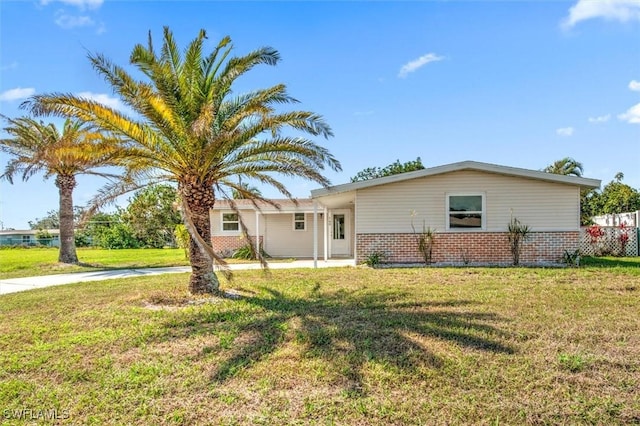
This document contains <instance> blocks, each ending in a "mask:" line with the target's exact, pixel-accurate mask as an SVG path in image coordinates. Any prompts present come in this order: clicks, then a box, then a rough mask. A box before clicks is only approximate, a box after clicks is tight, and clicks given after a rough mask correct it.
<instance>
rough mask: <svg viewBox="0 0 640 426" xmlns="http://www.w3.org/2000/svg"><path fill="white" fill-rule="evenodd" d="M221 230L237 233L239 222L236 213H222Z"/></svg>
mask: <svg viewBox="0 0 640 426" xmlns="http://www.w3.org/2000/svg"><path fill="white" fill-rule="evenodd" d="M222 230H223V231H239V230H240V221H239V220H238V213H222Z"/></svg>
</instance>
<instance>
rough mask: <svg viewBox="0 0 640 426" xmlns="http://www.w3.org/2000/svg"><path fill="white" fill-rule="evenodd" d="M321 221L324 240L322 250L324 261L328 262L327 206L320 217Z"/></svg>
mask: <svg viewBox="0 0 640 426" xmlns="http://www.w3.org/2000/svg"><path fill="white" fill-rule="evenodd" d="M322 217H323V219H324V220H323V221H322V224H323V226H324V240H323V246H322V247H323V248H324V261H325V262H326V261H327V260H329V210H327V206H325V207H324V214H323V215H322Z"/></svg>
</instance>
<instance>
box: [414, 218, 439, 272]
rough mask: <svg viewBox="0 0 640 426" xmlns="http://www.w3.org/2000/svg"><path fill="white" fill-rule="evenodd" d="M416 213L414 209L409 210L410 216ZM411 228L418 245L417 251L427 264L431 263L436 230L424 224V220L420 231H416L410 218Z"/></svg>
mask: <svg viewBox="0 0 640 426" xmlns="http://www.w3.org/2000/svg"><path fill="white" fill-rule="evenodd" d="M415 215H416V212H415V211H412V212H411V217H412V218H413V216H415ZM411 229H412V230H413V235H414V237H415V239H416V243H417V245H418V251H419V252H420V255H421V256H422V259H423V260H424V263H426V264H427V265H428V264H430V263H431V259H432V257H433V247H434V246H435V244H436V230H435V229H434V228H431V227H429V226H427V225H426V223H425V221H422V231H421V232H418V231H416V227H415V226H414V225H413V219H411Z"/></svg>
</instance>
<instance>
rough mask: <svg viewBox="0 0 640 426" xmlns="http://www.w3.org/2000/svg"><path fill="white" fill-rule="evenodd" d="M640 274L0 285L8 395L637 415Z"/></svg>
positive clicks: (250, 277) (339, 418) (364, 418)
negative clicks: (198, 293)
mask: <svg viewBox="0 0 640 426" xmlns="http://www.w3.org/2000/svg"><path fill="white" fill-rule="evenodd" d="M638 272H639V270H638V268H624V267H617V268H605V269H600V268H580V269H526V268H523V269H511V268H496V269H490V268H473V269H403V270H400V269H385V270H369V269H355V268H353V269H326V270H324V269H323V270H277V271H272V273H271V275H270V276H265V275H263V274H261V273H260V272H249V271H247V272H242V273H237V274H236V279H235V280H234V281H233V282H231V283H227V284H226V287H227V288H228V289H234V290H236V291H238V292H239V293H241V294H242V295H243V297H242V298H241V299H239V300H231V299H224V298H223V299H217V300H216V303H201V304H194V303H192V302H193V300H191V299H189V298H187V296H186V294H185V293H184V289H185V288H186V279H187V278H186V277H187V276H186V275H167V276H158V277H147V278H135V279H127V280H113V281H105V282H101V283H91V284H78V285H69V286H60V287H55V288H49V289H43V290H38V291H29V292H25V293H21V294H12V295H7V296H2V298H1V302H2V303H0V315H2V318H3V319H5V320H4V321H2V322H1V323H0V366H1V368H0V408H3V409H7V410H10V411H9V414H10V416H9V417H7V416H6V415H5V417H4V418H3V421H6V423H8V424H24V421H23V420H19V419H15V418H14V417H11V416H13V414H12V413H14V411H13V410H20V409H22V408H27V409H33V410H37V409H47V408H57V409H59V410H68V411H69V413H70V418H69V419H67V420H66V422H67V423H70V424H139V425H143V424H160V425H162V424H184V425H192V424H350V425H359V424H361V425H369V424H392V425H393V424H397V425H401V424H402V425H403V424H501V423H502V424H633V423H634V422H635V423H637V422H640V392H639V391H638V389H640V338H639V336H640V316H639V315H638V311H639V308H640V297H639V296H640V294H639V293H638V290H636V289H635V288H636V287H638V285H637V283H638V280H639V279H640V274H639V273H638ZM149 304H153V305H154V306H163V307H166V306H170V307H172V308H171V309H157V310H150V309H148V308H147V307H145V306H146V305H149ZM1 414H3V412H2V411H0V415H1ZM61 423H65V422H64V421H63V422H61Z"/></svg>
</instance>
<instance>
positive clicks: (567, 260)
mask: <svg viewBox="0 0 640 426" xmlns="http://www.w3.org/2000/svg"><path fill="white" fill-rule="evenodd" d="M562 263H564V264H566V265H567V266H580V250H574V251H573V252H570V251H569V250H565V251H564V253H563V255H562Z"/></svg>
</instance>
